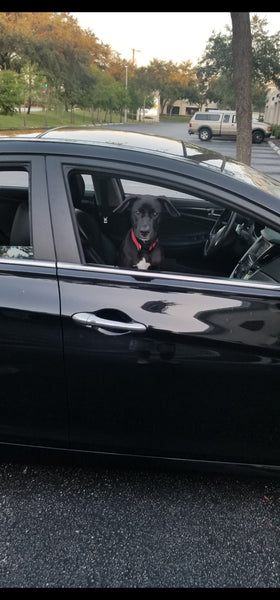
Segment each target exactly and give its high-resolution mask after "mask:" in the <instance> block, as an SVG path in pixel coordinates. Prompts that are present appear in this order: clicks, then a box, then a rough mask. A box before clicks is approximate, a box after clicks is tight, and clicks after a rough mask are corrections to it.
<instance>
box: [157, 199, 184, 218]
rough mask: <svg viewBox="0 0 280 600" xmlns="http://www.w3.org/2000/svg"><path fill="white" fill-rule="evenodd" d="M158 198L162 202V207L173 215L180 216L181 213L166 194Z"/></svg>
mask: <svg viewBox="0 0 280 600" xmlns="http://www.w3.org/2000/svg"><path fill="white" fill-rule="evenodd" d="M158 200H159V201H160V202H161V205H162V208H164V209H165V210H166V211H167V212H168V213H169V214H170V216H171V217H180V213H179V211H178V210H177V208H176V207H175V206H174V205H173V204H172V202H171V201H170V200H169V199H168V198H166V197H165V196H159V197H158Z"/></svg>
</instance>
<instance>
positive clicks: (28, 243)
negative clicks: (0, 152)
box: [0, 154, 67, 447]
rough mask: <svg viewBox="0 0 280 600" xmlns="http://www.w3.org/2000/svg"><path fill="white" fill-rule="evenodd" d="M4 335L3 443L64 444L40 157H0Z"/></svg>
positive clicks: (0, 384) (0, 350) (0, 319)
mask: <svg viewBox="0 0 280 600" xmlns="http://www.w3.org/2000/svg"><path fill="white" fill-rule="evenodd" d="M27 235H28V238H27V237H26V236H27ZM0 332H1V334H0V388H1V394H0V414H1V419H0V444H3V443H17V444H28V445H40V446H48V447H50V446H65V445H66V443H67V427H66V405H65V402H66V396H65V385H64V379H63V354H62V337H61V328H60V307H59V294H58V283H57V276H56V266H55V255H54V246H53V237H52V231H51V223H50V214H49V206H48V196H47V188H46V174H45V164H44V159H43V157H40V156H33V157H32V156H30V155H26V156H25V155H18V156H16V155H15V156H14V155H13V154H10V155H7V154H5V156H0Z"/></svg>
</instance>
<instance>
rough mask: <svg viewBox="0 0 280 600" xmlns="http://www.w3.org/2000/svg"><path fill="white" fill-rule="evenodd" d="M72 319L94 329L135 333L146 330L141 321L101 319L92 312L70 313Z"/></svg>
mask: <svg viewBox="0 0 280 600" xmlns="http://www.w3.org/2000/svg"><path fill="white" fill-rule="evenodd" d="M72 319H73V320H74V321H75V322H76V323H80V324H81V325H84V327H94V328H96V329H111V330H113V331H125V332H129V331H132V332H136V333H141V332H142V333H143V332H144V331H146V325H144V324H143V323H137V322H136V321H129V322H128V323H123V322H122V321H114V320H112V319H102V318H101V317H97V315H95V314H93V313H84V312H82V313H75V314H74V315H72Z"/></svg>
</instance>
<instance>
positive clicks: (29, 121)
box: [0, 109, 189, 131]
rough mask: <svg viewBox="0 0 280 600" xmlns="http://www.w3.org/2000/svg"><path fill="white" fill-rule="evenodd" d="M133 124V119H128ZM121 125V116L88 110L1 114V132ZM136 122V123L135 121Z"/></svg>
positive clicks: (179, 119)
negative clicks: (108, 124)
mask: <svg viewBox="0 0 280 600" xmlns="http://www.w3.org/2000/svg"><path fill="white" fill-rule="evenodd" d="M160 120H161V121H172V122H177V121H184V122H187V121H189V117H180V116H175V115H174V116H172V117H168V116H167V115H164V116H163V117H161V118H160ZM128 121H129V122H133V120H132V119H128ZM109 122H113V123H120V114H119V113H113V114H112V115H109V113H107V114H106V113H105V112H101V111H99V112H97V111H95V112H94V113H92V112H91V111H86V110H74V111H65V110H64V109H57V110H36V111H35V110H34V111H32V110H31V113H30V114H29V115H28V114H27V113H26V112H25V111H21V112H16V113H14V114H13V115H2V114H0V130H13V129H16V130H25V131H27V130H32V129H48V128H50V127H59V126H60V125H66V126H67V125H68V126H71V125H74V126H81V125H82V126H83V125H96V124H102V123H104V124H105V123H109ZM134 122H135V121H134Z"/></svg>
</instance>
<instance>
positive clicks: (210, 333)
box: [59, 264, 280, 462]
mask: <svg viewBox="0 0 280 600" xmlns="http://www.w3.org/2000/svg"><path fill="white" fill-rule="evenodd" d="M59 279H60V290H61V306H62V317H63V335H64V343H65V359H66V374H67V378H68V382H69V395H70V396H69V400H70V438H71V445H72V447H75V448H79V449H86V450H92V451H99V452H113V453H129V454H132V455H135V454H145V455H153V456H162V455H165V456H169V457H179V458H187V459H196V460H208V459H211V460H217V461H219V460H225V461H239V462H250V461H254V460H258V461H262V462H266V460H267V459H268V458H267V457H271V455H273V453H274V454H275V461H276V462H277V461H278V462H279V458H280V449H279V434H280V423H279V418H278V411H279V407H278V403H279V401H278V395H277V394H275V393H273V392H272V390H273V386H274V385H275V386H276V382H277V377H278V375H277V373H278V369H279V339H280V314H279V303H278V294H279V292H278V291H277V290H273V289H271V290H269V291H266V294H265V295H264V292H263V290H262V289H261V287H258V286H256V288H255V289H254V288H252V286H251V288H250V286H249V285H248V286H246V285H243V284H238V283H236V282H229V281H225V282H224V283H223V282H222V281H221V280H219V281H215V280H213V283H212V284H211V283H209V280H204V279H202V278H200V279H198V278H193V279H190V278H184V277H181V278H177V279H176V278H174V279H172V277H171V276H168V275H163V276H162V275H156V274H152V273H151V274H149V275H148V274H147V273H146V274H145V275H144V274H141V273H139V272H138V273H136V274H135V273H131V274H129V273H128V272H119V271H117V270H110V269H109V268H108V269H107V270H106V269H102V268H98V267H92V268H91V267H81V266H80V267H79V266H78V265H77V267H73V265H72V266H70V265H68V266H67V265H66V264H65V265H63V264H61V265H60V268H59ZM96 317H98V318H99V319H102V320H101V321H99V322H97V323H95V325H94V324H92V319H93V318H96ZM112 323H113V324H115V325H114V326H115V327H118V326H119V327H120V328H119V329H116V328H113V327H112ZM137 323H138V324H141V325H142V326H143V325H144V328H143V327H142V329H141V328H140V329H139V330H135V328H134V327H133V325H135V324H137ZM110 324H111V326H110ZM260 348H261V351H260ZM245 375H246V376H245ZM244 376H245V377H244ZM271 392H272V393H271Z"/></svg>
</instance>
